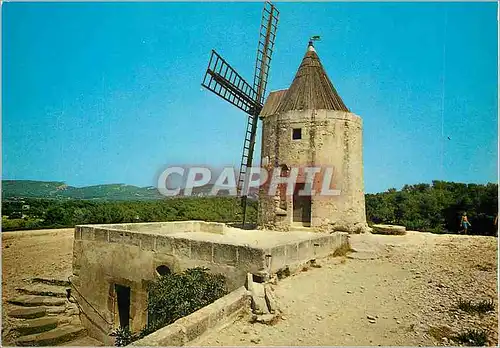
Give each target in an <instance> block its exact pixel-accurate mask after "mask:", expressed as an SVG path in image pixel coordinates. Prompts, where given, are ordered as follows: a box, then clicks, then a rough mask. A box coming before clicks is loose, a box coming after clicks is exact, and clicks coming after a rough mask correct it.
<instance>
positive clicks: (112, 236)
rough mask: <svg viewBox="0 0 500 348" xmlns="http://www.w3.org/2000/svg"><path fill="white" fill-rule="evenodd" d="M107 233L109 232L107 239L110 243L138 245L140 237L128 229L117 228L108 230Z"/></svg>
mask: <svg viewBox="0 0 500 348" xmlns="http://www.w3.org/2000/svg"><path fill="white" fill-rule="evenodd" d="M108 234H109V241H110V242H111V243H120V244H128V245H134V246H140V239H139V238H137V234H136V233H133V232H128V231H119V230H108Z"/></svg>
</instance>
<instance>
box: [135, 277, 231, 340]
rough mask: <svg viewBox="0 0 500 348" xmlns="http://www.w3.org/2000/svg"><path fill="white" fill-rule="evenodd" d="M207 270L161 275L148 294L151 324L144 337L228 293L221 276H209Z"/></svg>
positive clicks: (144, 332) (149, 323)
mask: <svg viewBox="0 0 500 348" xmlns="http://www.w3.org/2000/svg"><path fill="white" fill-rule="evenodd" d="M207 271H208V269H206V268H193V269H188V270H186V271H184V272H183V273H178V274H175V273H172V274H166V275H164V276H161V277H160V279H159V280H158V281H156V282H154V283H152V284H151V286H150V288H149V291H148V295H149V296H148V324H147V326H146V327H145V328H144V329H143V330H142V331H141V334H140V336H141V337H143V336H145V335H147V334H149V333H151V332H154V331H156V330H157V329H159V328H161V327H163V326H166V325H169V324H171V323H173V322H174V321H176V320H177V319H180V318H182V317H185V316H187V315H189V314H191V313H193V312H195V311H197V310H199V309H201V308H203V307H205V306H207V305H209V304H210V303H212V302H214V301H215V300H217V299H219V298H221V297H222V296H224V295H226V294H227V293H228V291H227V287H226V279H225V277H224V276H223V275H221V274H210V273H207Z"/></svg>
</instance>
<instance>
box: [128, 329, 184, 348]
mask: <svg viewBox="0 0 500 348" xmlns="http://www.w3.org/2000/svg"><path fill="white" fill-rule="evenodd" d="M185 343H187V341H186V333H185V329H184V327H183V326H181V325H178V324H176V323H174V324H171V325H168V326H166V327H163V328H161V329H159V330H158V331H155V332H153V333H152V334H150V335H147V336H146V337H144V338H143V339H140V340H137V341H135V342H132V343H131V345H132V346H140V347H145V346H160V347H161V346H163V347H166V346H177V347H179V346H183V345H184V344H185Z"/></svg>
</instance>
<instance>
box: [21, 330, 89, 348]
mask: <svg viewBox="0 0 500 348" xmlns="http://www.w3.org/2000/svg"><path fill="white" fill-rule="evenodd" d="M86 334H87V333H86V331H85V329H84V328H83V327H82V326H75V325H64V326H59V327H57V328H55V329H52V330H50V331H46V332H42V333H39V334H34V335H28V336H22V337H19V338H18V339H17V340H16V344H17V345H18V346H22V347H26V346H32V347H33V346H35V347H40V346H57V345H64V343H65V342H69V341H73V340H75V339H77V338H79V337H83V336H85V335H86Z"/></svg>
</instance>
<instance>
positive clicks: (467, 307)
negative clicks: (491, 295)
mask: <svg viewBox="0 0 500 348" xmlns="http://www.w3.org/2000/svg"><path fill="white" fill-rule="evenodd" d="M458 308H459V309H461V310H463V311H464V312H467V313H470V314H473V313H478V314H486V313H488V312H491V311H493V310H495V305H494V303H493V301H492V300H481V301H479V302H478V303H473V302H472V301H471V300H463V299H460V300H459V301H458Z"/></svg>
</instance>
